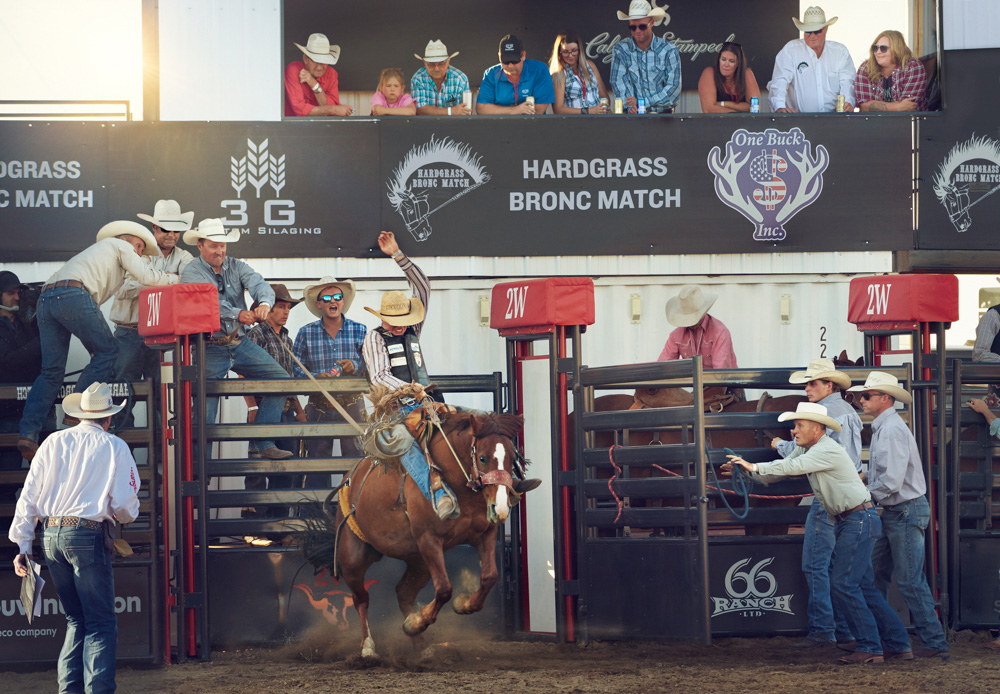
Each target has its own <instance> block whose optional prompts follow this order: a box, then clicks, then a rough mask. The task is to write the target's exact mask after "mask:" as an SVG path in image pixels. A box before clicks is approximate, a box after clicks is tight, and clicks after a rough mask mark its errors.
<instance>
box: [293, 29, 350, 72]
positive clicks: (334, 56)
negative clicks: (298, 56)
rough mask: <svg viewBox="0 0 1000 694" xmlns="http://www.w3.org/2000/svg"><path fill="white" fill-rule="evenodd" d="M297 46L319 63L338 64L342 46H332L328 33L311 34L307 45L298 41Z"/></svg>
mask: <svg viewBox="0 0 1000 694" xmlns="http://www.w3.org/2000/svg"><path fill="white" fill-rule="evenodd" d="M292 43H295V42H294V41H293V42H292ZM295 47H296V48H298V49H299V50H300V51H302V52H303V53H305V54H306V55H307V56H309V57H310V58H311V59H312V60H314V61H316V62H317V63H323V64H324V65H336V64H337V61H338V60H340V46H331V45H330V39H328V38H327V37H326V34H309V40H308V41H306V45H304V46H303V45H302V44H300V43H296V44H295Z"/></svg>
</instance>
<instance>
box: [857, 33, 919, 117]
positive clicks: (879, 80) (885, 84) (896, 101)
mask: <svg viewBox="0 0 1000 694" xmlns="http://www.w3.org/2000/svg"><path fill="white" fill-rule="evenodd" d="M926 89H927V71H926V70H924V65H923V63H921V62H920V61H919V60H917V59H916V58H914V57H913V54H912V53H910V48H909V46H907V45H906V39H904V38H903V35H902V34H900V33H899V32H898V31H893V30H891V29H890V30H889V31H883V32H882V33H881V34H879V37H878V38H877V39H875V43H873V44H872V47H871V48H870V49H869V51H868V60H866V61H864V62H863V63H861V65H860V66H858V74H857V75H855V76H854V98H855V99H856V100H857V103H858V108H859V109H861V110H862V111H872V112H874V111H926V110H927V100H926V96H925V91H926Z"/></svg>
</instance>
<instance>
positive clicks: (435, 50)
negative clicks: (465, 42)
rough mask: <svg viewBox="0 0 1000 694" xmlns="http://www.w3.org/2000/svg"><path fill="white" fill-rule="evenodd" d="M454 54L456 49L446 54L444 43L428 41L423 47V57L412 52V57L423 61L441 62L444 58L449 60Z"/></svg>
mask: <svg viewBox="0 0 1000 694" xmlns="http://www.w3.org/2000/svg"><path fill="white" fill-rule="evenodd" d="M456 55H458V51H455V52H454V53H452V54H451V55H448V49H447V48H446V47H445V45H444V43H443V42H441V41H428V42H427V47H426V48H424V55H423V57H421V56H419V55H417V54H416V53H414V54H413V57H414V58H416V59H417V60H422V61H424V62H425V63H443V62H444V61H446V60H451V59H452V58H454V57H455V56H456Z"/></svg>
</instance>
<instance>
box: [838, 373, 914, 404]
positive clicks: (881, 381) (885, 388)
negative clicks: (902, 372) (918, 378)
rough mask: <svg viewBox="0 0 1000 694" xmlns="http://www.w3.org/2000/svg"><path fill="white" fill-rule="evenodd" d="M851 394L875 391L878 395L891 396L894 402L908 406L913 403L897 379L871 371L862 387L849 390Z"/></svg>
mask: <svg viewBox="0 0 1000 694" xmlns="http://www.w3.org/2000/svg"><path fill="white" fill-rule="evenodd" d="M849 390H850V391H851V392H852V393H856V392H859V391H865V390H877V391H878V392H880V393H886V394H887V395H891V396H892V397H894V398H895V399H896V400H899V401H900V402H902V403H906V404H907V405H909V404H910V403H911V402H913V398H912V397H910V394H909V393H907V392H906V390H905V389H904V388H900V386H899V379H898V378H896V377H895V376H893V375H892V374H887V373H885V372H884V371H871V372H869V374H868V380H867V381H865V384H864V385H863V386H854V387H853V388H850V389H849Z"/></svg>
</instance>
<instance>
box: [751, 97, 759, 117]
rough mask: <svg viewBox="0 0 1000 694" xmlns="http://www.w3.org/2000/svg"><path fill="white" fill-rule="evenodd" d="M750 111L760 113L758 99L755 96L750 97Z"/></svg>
mask: <svg viewBox="0 0 1000 694" xmlns="http://www.w3.org/2000/svg"><path fill="white" fill-rule="evenodd" d="M750 113H760V99H759V98H757V97H756V96H752V97H750Z"/></svg>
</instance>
